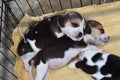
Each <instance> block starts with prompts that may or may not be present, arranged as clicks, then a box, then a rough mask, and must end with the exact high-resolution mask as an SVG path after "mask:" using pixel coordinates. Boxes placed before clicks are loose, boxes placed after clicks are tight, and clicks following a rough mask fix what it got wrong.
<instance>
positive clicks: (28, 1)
mask: <svg viewBox="0 0 120 80" xmlns="http://www.w3.org/2000/svg"><path fill="white" fill-rule="evenodd" d="M26 2H27V4H28V6H29V7H30V10H31V11H32V14H33V16H35V13H34V11H33V9H32V7H31V5H30V3H29V1H28V0H26Z"/></svg>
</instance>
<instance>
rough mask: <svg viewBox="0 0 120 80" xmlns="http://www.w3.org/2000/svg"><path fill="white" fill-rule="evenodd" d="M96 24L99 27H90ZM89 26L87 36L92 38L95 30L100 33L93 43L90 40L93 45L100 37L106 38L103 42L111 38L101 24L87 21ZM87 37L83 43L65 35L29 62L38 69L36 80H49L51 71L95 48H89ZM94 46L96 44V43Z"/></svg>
mask: <svg viewBox="0 0 120 80" xmlns="http://www.w3.org/2000/svg"><path fill="white" fill-rule="evenodd" d="M96 23H98V24H99V25H98V24H97V25H90V24H96ZM87 24H89V25H87V26H86V27H87V29H86V30H85V33H86V35H87V36H91V37H92V36H93V35H92V34H93V33H94V32H92V31H93V29H94V31H96V32H97V31H100V35H99V36H96V37H95V38H94V37H93V38H94V39H92V40H93V41H92V40H90V41H91V42H92V43H93V42H94V40H97V39H98V37H101V36H103V35H105V36H104V37H101V38H100V39H102V40H104V38H108V37H109V36H107V35H106V34H105V33H104V29H103V27H102V25H101V24H100V23H99V22H97V21H93V20H91V21H87ZM97 26H100V28H98V27H97ZM88 29H89V30H88ZM86 35H85V36H86ZM87 36H86V37H85V39H82V40H81V41H73V40H72V39H71V38H69V37H68V36H66V35H64V36H63V37H61V38H59V39H57V40H55V41H54V42H53V43H51V45H49V46H47V47H45V48H44V49H43V50H41V51H39V53H38V54H37V55H36V56H35V57H34V58H33V59H31V60H30V62H29V63H30V65H31V62H34V64H33V65H31V66H35V67H36V71H37V74H36V78H35V80H48V79H47V78H48V73H49V70H50V69H55V68H59V67H62V66H64V65H66V64H67V63H68V62H69V61H70V60H71V59H72V58H74V57H76V56H77V55H78V54H79V53H80V52H81V51H85V50H89V49H92V48H94V47H92V46H91V47H90V46H87V45H88V42H90V41H89V39H91V38H89V37H87ZM108 40H109V38H108ZM101 42H102V41H101ZM101 42H99V43H97V44H103V42H102V43H101ZM105 42H107V41H105ZM105 42H104V43H105ZM94 44H96V42H95V43H94ZM30 74H31V70H30ZM31 76H32V75H31Z"/></svg>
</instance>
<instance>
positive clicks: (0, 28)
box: [0, 1, 3, 40]
mask: <svg viewBox="0 0 120 80" xmlns="http://www.w3.org/2000/svg"><path fill="white" fill-rule="evenodd" d="M2 10H3V1H2V6H1V26H0V40H1V30H2V17H3V13H2Z"/></svg>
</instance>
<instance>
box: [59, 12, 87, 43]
mask: <svg viewBox="0 0 120 80" xmlns="http://www.w3.org/2000/svg"><path fill="white" fill-rule="evenodd" d="M59 24H60V25H61V27H60V28H61V31H62V32H63V33H64V34H66V35H67V36H68V37H70V38H71V39H72V40H74V41H80V40H81V39H82V38H83V29H84V27H85V20H84V18H83V17H82V16H81V14H79V13H78V12H69V13H67V14H65V15H64V16H62V17H61V18H59Z"/></svg>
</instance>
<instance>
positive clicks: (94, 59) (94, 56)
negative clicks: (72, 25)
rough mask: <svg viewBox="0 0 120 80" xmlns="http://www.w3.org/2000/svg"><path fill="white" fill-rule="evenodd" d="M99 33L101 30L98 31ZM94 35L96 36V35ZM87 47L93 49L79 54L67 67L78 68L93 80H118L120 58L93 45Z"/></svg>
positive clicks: (119, 78)
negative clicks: (77, 58)
mask: <svg viewBox="0 0 120 80" xmlns="http://www.w3.org/2000/svg"><path fill="white" fill-rule="evenodd" d="M99 32H103V30H101V29H100V31H99ZM96 35H97V36H98V33H96ZM93 37H94V36H93ZM100 40H101V39H100ZM105 40H106V39H105ZM102 41H103V42H106V41H104V40H102ZM89 46H91V47H93V49H89V50H86V51H83V52H81V53H80V55H79V60H76V61H74V62H71V63H70V64H69V67H71V68H80V69H82V70H83V71H84V72H86V73H88V74H90V75H91V76H92V77H93V78H94V79H95V80H120V57H118V56H116V55H113V54H109V53H106V52H103V51H102V50H101V49H99V48H97V47H95V46H94V45H89Z"/></svg>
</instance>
